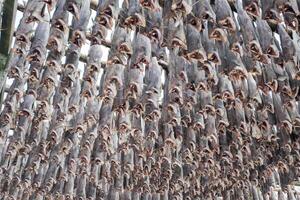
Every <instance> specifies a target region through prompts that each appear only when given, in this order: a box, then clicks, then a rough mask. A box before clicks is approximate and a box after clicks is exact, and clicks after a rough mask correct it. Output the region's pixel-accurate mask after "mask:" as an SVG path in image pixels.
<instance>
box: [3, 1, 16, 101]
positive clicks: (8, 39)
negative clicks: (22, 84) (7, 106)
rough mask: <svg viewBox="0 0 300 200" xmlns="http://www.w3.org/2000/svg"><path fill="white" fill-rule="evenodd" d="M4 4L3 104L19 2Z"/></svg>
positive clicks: (6, 2) (5, 2)
mask: <svg viewBox="0 0 300 200" xmlns="http://www.w3.org/2000/svg"><path fill="white" fill-rule="evenodd" d="M2 3H3V6H2V8H3V12H2V18H1V19H2V21H1V22H2V23H1V37H0V47H1V48H0V91H1V97H0V103H2V99H3V94H4V87H3V86H4V85H5V82H6V75H7V71H6V70H5V68H6V65H7V62H9V59H8V58H9V53H10V48H11V43H12V38H13V33H14V27H15V19H16V13H17V0H5V1H4V2H2Z"/></svg>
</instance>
